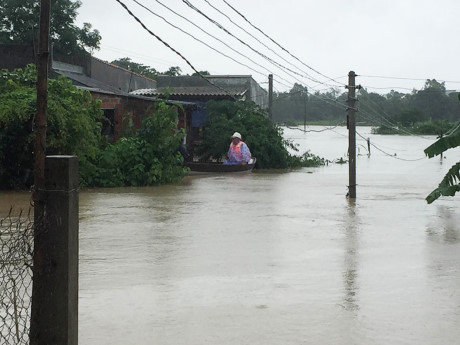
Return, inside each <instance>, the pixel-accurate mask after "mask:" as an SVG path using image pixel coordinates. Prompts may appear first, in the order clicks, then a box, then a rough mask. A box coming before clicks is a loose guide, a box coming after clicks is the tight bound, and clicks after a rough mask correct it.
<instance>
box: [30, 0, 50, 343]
mask: <svg viewBox="0 0 460 345" xmlns="http://www.w3.org/2000/svg"><path fill="white" fill-rule="evenodd" d="M50 3H51V0H41V1H40V28H39V43H38V54H37V61H36V64H37V102H36V106H37V112H36V116H35V123H34V132H35V142H34V156H35V164H34V191H33V195H32V198H33V202H34V256H33V286H32V305H31V317H30V318H31V320H30V334H29V338H30V339H29V342H30V344H31V345H44V344H51V343H52V341H51V340H50V339H48V338H46V336H44V335H43V334H44V333H43V328H44V327H43V325H42V324H41V321H42V315H41V312H42V310H43V304H42V303H44V302H43V301H41V297H42V295H43V291H46V290H47V286H46V284H45V283H44V279H43V277H44V274H43V272H44V271H46V269H48V267H45V265H44V263H43V257H41V256H40V253H41V249H42V248H43V247H44V242H45V240H44V237H43V234H46V233H47V231H46V226H47V222H46V219H45V208H46V206H45V196H44V194H45V192H44V191H45V150H46V108H47V106H48V64H49V56H50V53H49V36H50V12H51V5H50Z"/></svg>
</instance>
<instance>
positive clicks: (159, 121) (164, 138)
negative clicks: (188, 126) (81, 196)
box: [82, 103, 186, 187]
mask: <svg viewBox="0 0 460 345" xmlns="http://www.w3.org/2000/svg"><path fill="white" fill-rule="evenodd" d="M176 118H177V113H176V110H175V109H174V108H173V107H169V106H167V105H166V104H165V103H159V104H157V105H156V107H155V108H154V111H153V113H152V114H151V115H150V116H148V117H146V118H145V119H144V121H143V122H142V125H141V128H140V129H139V130H138V131H137V132H136V133H135V134H134V135H133V136H130V137H124V138H121V139H120V140H118V141H117V142H115V143H114V144H108V145H107V146H106V147H105V149H104V150H102V151H101V152H100V154H99V155H98V156H97V158H96V159H95V160H93V161H92V162H91V167H90V169H87V170H86V171H84V173H83V174H82V183H83V185H86V186H91V187H96V186H100V187H119V186H147V185H157V184H164V183H172V182H177V181H180V179H181V178H182V177H183V176H184V174H185V171H186V169H185V168H184V167H183V165H182V163H183V158H182V156H181V155H180V153H179V152H178V151H177V148H178V146H179V143H180V141H181V139H182V137H183V132H182V131H178V130H177V127H176Z"/></svg>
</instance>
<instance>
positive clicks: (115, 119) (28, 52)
mask: <svg viewBox="0 0 460 345" xmlns="http://www.w3.org/2000/svg"><path fill="white" fill-rule="evenodd" d="M34 62H35V49H34V47H33V45H19V44H8V45H0V68H7V69H14V68H22V67H25V66H26V65H27V64H29V63H34ZM58 75H63V76H66V77H67V78H69V79H70V80H72V83H73V84H74V85H76V86H77V87H78V88H80V89H84V90H88V91H89V92H90V93H91V95H92V97H93V98H94V99H100V100H101V109H102V110H103V111H104V117H105V119H106V121H103V128H102V133H103V134H104V135H106V136H107V137H108V138H109V139H110V140H117V139H118V138H119V137H120V135H121V134H122V131H123V126H124V121H125V120H124V119H125V118H126V116H129V117H131V119H132V121H133V124H134V126H135V127H139V125H140V124H141V122H142V119H143V118H144V117H146V116H148V115H150V114H151V111H152V108H153V106H154V104H155V103H157V102H159V101H161V100H159V99H157V98H152V97H145V96H143V95H136V94H130V91H133V90H137V89H152V88H153V89H154V88H156V85H157V84H156V81H155V80H153V79H150V78H147V77H145V76H142V75H139V74H137V73H134V72H132V71H128V70H126V69H124V68H121V67H119V66H116V65H114V64H111V63H108V62H105V61H102V60H100V59H98V58H95V57H93V56H91V55H89V54H82V55H72V56H67V55H57V54H53V55H52V59H51V62H50V77H53V76H58ZM168 103H170V104H173V105H180V107H179V106H178V107H176V109H177V112H178V119H179V120H178V127H179V128H184V129H185V128H186V127H187V122H186V119H187V113H189V115H188V118H191V115H190V114H191V112H192V111H193V110H194V109H195V108H196V106H195V104H193V103H187V102H168Z"/></svg>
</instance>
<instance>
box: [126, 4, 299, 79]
mask: <svg viewBox="0 0 460 345" xmlns="http://www.w3.org/2000/svg"><path fill="white" fill-rule="evenodd" d="M133 1H134V2H136V3H137V4H138V5H139V6H142V7H143V8H144V9H146V10H147V11H151V10H150V9H148V8H147V7H146V6H144V5H141V4H140V3H139V2H138V1H136V0H133ZM155 2H157V3H158V4H159V5H161V6H162V7H164V8H166V9H167V10H168V11H170V12H171V13H173V14H175V15H176V16H178V17H180V18H182V19H183V20H185V21H187V22H188V23H189V24H191V25H193V26H194V27H196V28H198V29H199V30H200V31H202V32H203V33H205V34H206V35H208V36H209V37H211V38H213V39H215V40H217V41H218V42H220V43H221V44H223V45H225V46H226V47H227V48H229V49H230V50H232V51H233V52H235V53H237V54H239V55H241V56H243V57H244V58H246V59H247V60H249V61H250V62H252V63H253V64H255V65H257V66H259V67H261V68H263V69H265V70H266V71H267V72H269V73H271V74H273V75H274V76H276V77H277V78H279V79H280V80H283V81H285V82H287V83H289V84H291V82H289V81H288V80H287V79H285V78H283V77H281V76H280V75H278V74H276V73H273V72H272V71H270V70H269V69H267V68H266V67H264V66H263V65H261V64H259V63H257V62H255V61H254V60H252V59H251V58H249V57H248V56H246V55H244V54H242V53H241V52H240V51H238V50H236V49H234V48H232V47H231V46H230V45H228V44H227V43H226V42H224V41H223V40H221V39H219V38H218V37H216V36H214V35H212V34H210V33H209V32H207V31H206V30H204V29H203V28H201V27H200V26H198V25H197V24H195V23H193V22H192V21H191V20H190V19H188V18H186V17H185V16H183V15H181V14H179V13H177V12H176V11H174V10H173V9H171V8H170V7H168V6H166V5H165V4H164V3H162V2H161V1H159V0H155ZM151 12H153V11H151ZM244 66H246V65H244ZM250 69H251V70H253V71H254V69H252V68H250ZM283 72H284V71H283ZM257 73H259V74H260V73H261V72H260V71H257ZM262 74H263V73H262ZM299 82H300V83H302V82H301V81H299ZM278 83H280V82H278ZM280 84H281V85H283V86H285V87H288V88H289V87H290V85H287V84H283V83H280ZM291 85H292V84H291Z"/></svg>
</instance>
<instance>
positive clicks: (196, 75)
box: [192, 71, 211, 77]
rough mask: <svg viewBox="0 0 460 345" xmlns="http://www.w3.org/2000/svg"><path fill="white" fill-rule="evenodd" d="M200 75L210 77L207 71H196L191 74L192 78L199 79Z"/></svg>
mask: <svg viewBox="0 0 460 345" xmlns="http://www.w3.org/2000/svg"><path fill="white" fill-rule="evenodd" d="M200 75H211V73H209V72H208V71H198V73H197V72H195V73H193V74H192V77H199V76H200Z"/></svg>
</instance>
